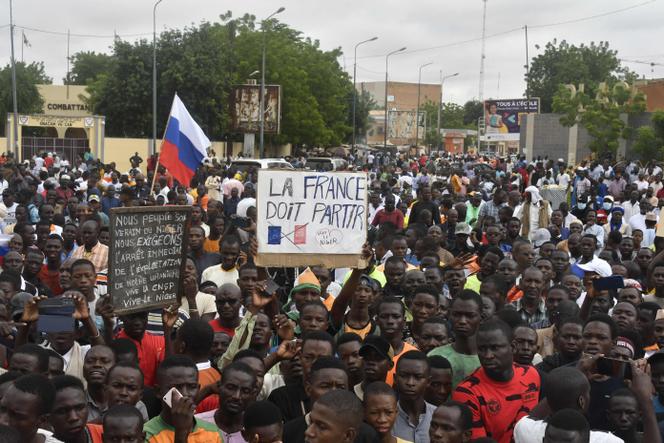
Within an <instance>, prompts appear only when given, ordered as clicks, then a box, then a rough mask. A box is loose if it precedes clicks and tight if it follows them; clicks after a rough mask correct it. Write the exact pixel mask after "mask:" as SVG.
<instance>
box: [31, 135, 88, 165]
mask: <svg viewBox="0 0 664 443" xmlns="http://www.w3.org/2000/svg"><path fill="white" fill-rule="evenodd" d="M89 145H90V143H89V141H88V139H87V138H53V137H23V138H22V142H21V148H22V150H23V156H22V158H24V159H28V158H32V157H33V156H34V155H35V154H39V153H41V152H45V151H48V152H55V153H57V154H58V156H60V158H63V159H67V160H68V161H69V163H70V164H72V165H73V164H74V159H75V158H76V157H79V156H80V155H81V154H83V152H85V149H86V148H88V147H89Z"/></svg>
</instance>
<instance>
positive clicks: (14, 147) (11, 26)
mask: <svg viewBox="0 0 664 443" xmlns="http://www.w3.org/2000/svg"><path fill="white" fill-rule="evenodd" d="M13 3H14V2H13V0H9V40H10V44H11V53H12V107H13V109H12V111H13V113H14V118H13V119H12V120H13V121H12V127H13V131H14V135H12V140H11V149H12V151H13V152H14V156H15V157H14V159H15V160H16V161H18V100H17V98H16V59H15V58H14V7H13Z"/></svg>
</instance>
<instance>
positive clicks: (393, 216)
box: [371, 209, 403, 229]
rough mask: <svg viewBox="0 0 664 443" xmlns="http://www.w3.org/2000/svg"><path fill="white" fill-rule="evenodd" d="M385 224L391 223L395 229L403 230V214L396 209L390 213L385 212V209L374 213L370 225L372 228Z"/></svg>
mask: <svg viewBox="0 0 664 443" xmlns="http://www.w3.org/2000/svg"><path fill="white" fill-rule="evenodd" d="M385 222H390V223H392V224H393V225H394V226H396V227H397V229H403V212H401V211H399V210H398V209H395V210H394V211H392V212H387V211H386V210H385V209H381V210H380V211H378V212H376V215H375V216H374V219H373V221H372V222H371V224H372V225H373V226H378V225H380V224H383V223H385Z"/></svg>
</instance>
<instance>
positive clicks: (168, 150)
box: [159, 94, 210, 186]
mask: <svg viewBox="0 0 664 443" xmlns="http://www.w3.org/2000/svg"><path fill="white" fill-rule="evenodd" d="M209 146H210V139H208V138H207V136H206V135H205V133H203V130H202V129H201V127H200V126H198V124H196V122H195V121H194V119H193V118H191V114H189V111H187V108H186V107H185V106H184V103H182V100H180V97H178V96H177V94H175V97H174V98H173V106H171V114H170V116H169V117H168V124H167V125H166V133H165V134H164V140H163V141H162V143H161V154H160V158H159V163H161V164H162V165H163V166H165V167H166V168H168V170H169V172H170V173H171V175H173V177H174V178H175V179H177V181H179V182H180V183H181V184H183V185H185V186H188V185H189V183H190V182H191V179H192V177H193V176H194V172H195V171H196V168H198V166H199V165H200V164H201V163H203V159H204V158H205V157H206V156H207V148H208V147H209Z"/></svg>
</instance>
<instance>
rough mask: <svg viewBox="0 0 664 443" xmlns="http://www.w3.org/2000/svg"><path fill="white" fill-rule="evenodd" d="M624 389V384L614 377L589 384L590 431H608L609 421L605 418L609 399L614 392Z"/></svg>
mask: <svg viewBox="0 0 664 443" xmlns="http://www.w3.org/2000/svg"><path fill="white" fill-rule="evenodd" d="M624 387H625V382H624V381H623V380H621V379H619V378H615V377H611V378H609V379H608V380H606V381H602V382H598V381H591V382H590V406H589V407H588V422H590V429H597V430H599V431H610V429H609V420H608V418H607V416H606V411H607V410H608V409H609V399H610V398H611V394H612V393H613V392H614V391H616V390H617V389H620V388H624Z"/></svg>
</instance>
